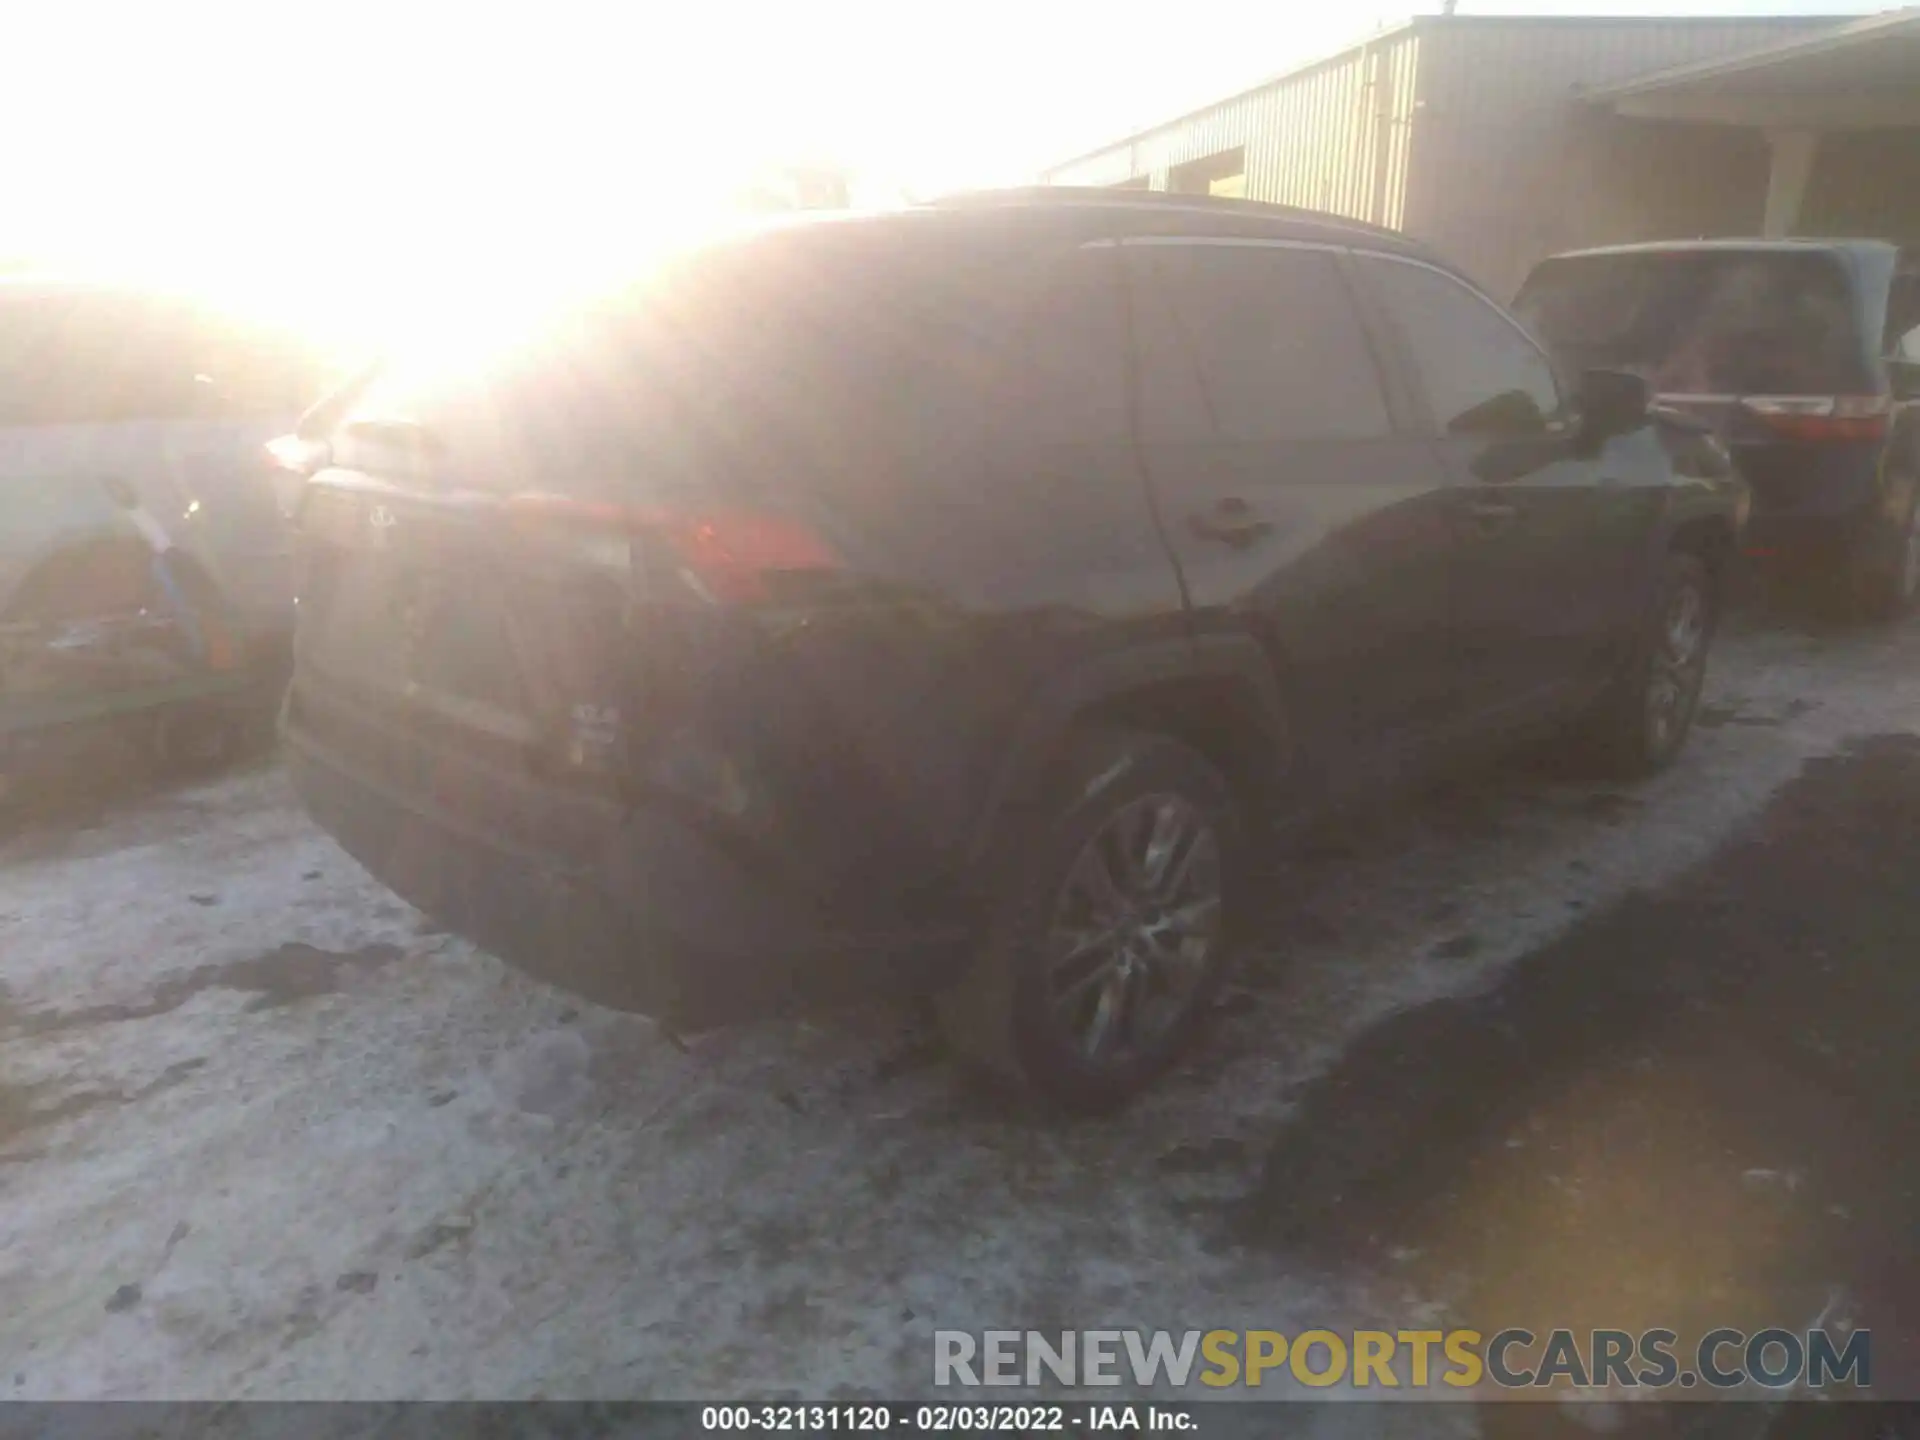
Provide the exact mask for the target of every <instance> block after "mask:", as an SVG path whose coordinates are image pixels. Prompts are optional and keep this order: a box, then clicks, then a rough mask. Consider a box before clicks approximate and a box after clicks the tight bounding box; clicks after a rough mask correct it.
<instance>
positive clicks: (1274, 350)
mask: <svg viewBox="0 0 1920 1440" xmlns="http://www.w3.org/2000/svg"><path fill="white" fill-rule="evenodd" d="M1128 248H1129V255H1130V258H1131V261H1132V263H1131V265H1130V267H1129V268H1130V271H1131V273H1132V275H1133V279H1134V284H1133V294H1134V334H1135V336H1136V339H1137V344H1138V347H1139V350H1138V353H1139V364H1140V423H1141V428H1142V432H1143V438H1144V439H1145V440H1146V441H1147V443H1149V444H1161V445H1185V444H1204V443H1209V442H1217V443H1226V444H1265V443H1271V442H1274V441H1302V440H1308V441H1313V440H1367V439H1375V438H1378V437H1381V436H1384V435H1387V434H1388V433H1390V431H1391V430H1392V423H1391V420H1390V418H1389V416H1388V412H1387V402H1386V397H1385V395H1384V394H1383V392H1382V390H1381V386H1380V375H1379V372H1378V370H1377V369H1376V367H1375V365H1374V361H1373V354H1372V351H1371V350H1370V349H1369V348H1368V345H1367V339H1366V335H1365V332H1364V331H1363V330H1362V329H1361V326H1360V319H1359V316H1358V314H1356V313H1355V310H1354V307H1353V301H1352V298H1351V296H1350V295H1349V294H1348V292H1347V285H1346V281H1345V278H1344V277H1343V276H1342V275H1341V273H1340V266H1339V263H1338V261H1337V260H1336V259H1335V258H1334V256H1333V255H1332V254H1331V253H1329V252H1326V251H1320V250H1305V249H1294V248H1289V247H1285V246H1275V245H1234V244H1189V245H1181V244H1173V245H1137V246H1130V247H1128Z"/></svg>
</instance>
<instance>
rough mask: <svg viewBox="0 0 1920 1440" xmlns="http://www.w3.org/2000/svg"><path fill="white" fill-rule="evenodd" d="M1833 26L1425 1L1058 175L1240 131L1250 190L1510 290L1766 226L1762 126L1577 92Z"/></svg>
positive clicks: (1126, 169)
mask: <svg viewBox="0 0 1920 1440" xmlns="http://www.w3.org/2000/svg"><path fill="white" fill-rule="evenodd" d="M1835 23H1836V21H1835V20H1834V19H1832V18H1830V17H1811V16H1792V17H1785V18H1754V19H1738V20H1726V19H1698V18H1696V19H1611V18H1604V19H1603V18H1582V17H1570V16H1555V17H1550V18H1520V17H1497V16H1464V15H1463V16H1453V17H1446V18H1443V17H1439V16H1429V17H1423V18H1421V19H1417V20H1414V21H1412V22H1410V23H1408V24H1407V25H1404V26H1401V27H1400V28H1399V29H1397V30H1393V31H1389V32H1386V33H1385V34H1383V35H1381V36H1379V37H1377V38H1376V39H1374V40H1372V41H1369V42H1367V43H1365V44H1362V45H1359V46H1356V47H1354V48H1353V49H1350V50H1347V51H1344V52H1342V53H1341V54H1339V55H1336V56H1334V57H1333V58H1331V59H1329V60H1326V61H1322V62H1321V63H1319V64H1316V65H1311V66H1308V67H1306V68H1305V69H1302V70H1298V71H1295V72H1294V73H1293V74H1291V75H1287V76H1285V77H1283V78H1282V79H1279V80H1276V81H1274V82H1272V83H1271V84H1269V85H1267V86H1264V87H1262V88H1261V89H1258V90H1254V91H1250V92H1248V93H1247V94H1244V95H1238V96H1235V97H1233V98H1232V99H1230V100H1225V101H1222V102H1221V103H1220V104H1218V105H1215V106H1211V107H1209V108H1208V109H1206V110H1202V111H1199V112H1197V113H1195V114H1193V115H1190V116H1187V117H1185V118H1183V119H1180V120H1176V121H1173V122H1171V123H1169V124H1167V125H1164V126H1161V127H1159V128H1157V129H1154V130H1150V131H1147V132H1145V133H1144V134H1141V135H1138V136H1135V137H1133V138H1132V139H1130V140H1128V141H1124V142H1122V143H1120V144H1117V145H1115V146H1113V147H1112V148H1110V149H1107V150H1103V151H1101V152H1099V153H1098V154H1095V155H1091V156H1086V157H1084V158H1082V159H1080V160H1076V161H1073V162H1071V163H1069V164H1066V165H1062V166H1060V167H1058V168H1057V169H1055V170H1053V171H1050V172H1048V173H1047V174H1046V176H1045V177H1044V178H1045V179H1046V180H1047V181H1049V182H1050V183H1053V184H1060V185H1111V184H1117V183H1119V182H1120V181H1123V180H1126V179H1128V178H1130V177H1133V176H1139V175H1146V176H1149V177H1150V178H1151V180H1152V183H1153V185H1154V187H1155V188H1156V189H1165V188H1167V187H1168V180H1169V170H1170V169H1171V168H1172V167H1173V166H1176V165H1180V164H1183V163H1185V162H1187V161H1191V160H1196V159H1201V158H1203V157H1205V156H1208V155H1212V154H1216V153H1218V152H1220V151H1224V150H1231V149H1233V148H1235V147H1236V146H1244V147H1245V150H1246V165H1247V194H1248V196H1250V197H1251V198H1253V199H1257V200H1272V201H1278V202H1281V203H1285V204H1294V205H1307V206H1312V207H1313V208H1315V209H1321V210H1329V211H1332V212H1334V213H1337V214H1342V215H1350V216H1353V217H1355V218H1358V219H1365V220H1373V221H1376V222H1378V223H1382V224H1387V225H1392V226H1395V227H1397V228H1400V229H1404V230H1406V231H1408V232H1410V233H1412V234H1415V235H1418V236H1420V237H1421V238H1423V239H1426V240H1430V241H1432V242H1433V243H1434V244H1436V245H1437V246H1439V247H1440V249H1441V250H1443V251H1444V252H1445V253H1447V254H1448V255H1450V256H1451V257H1452V258H1453V259H1454V260H1455V261H1456V262H1457V263H1459V264H1461V265H1463V266H1465V267H1466V268H1467V269H1468V270H1470V271H1471V272H1473V273H1474V274H1476V275H1477V276H1478V277H1479V278H1480V280H1481V281H1482V283H1483V284H1485V285H1487V286H1488V287H1489V288H1490V289H1492V290H1493V291H1494V292H1495V293H1497V294H1500V295H1503V296H1504V295H1508V294H1511V293H1512V291H1513V289H1514V287H1515V286H1517V285H1518V283H1519V282H1520V280H1521V279H1522V278H1523V277H1524V276H1525V274H1526V271H1527V269H1528V268H1529V267H1530V266H1531V265H1532V264H1533V263H1534V262H1535V261H1536V260H1538V259H1539V258H1541V257H1542V256H1544V255H1548V254H1551V253H1553V252H1554V251H1556V250H1566V249H1571V248H1575V247H1578V246H1581V245H1590V244H1603V243H1607V242H1609V241H1615V240H1633V239H1654V238H1660V237H1663V236H1672V235H1681V234H1713V233H1730V232H1735V231H1741V230H1747V231H1751V230H1752V229H1753V228H1754V227H1756V226H1757V225H1758V223H1759V212H1758V209H1757V208H1755V207H1757V206H1758V205H1759V203H1760V197H1763V196H1764V194H1765V188H1766V156H1765V148H1764V145H1763V144H1762V143H1761V142H1759V140H1758V137H1756V136H1754V135H1752V134H1751V133H1749V132H1742V131H1735V130H1713V129H1710V128H1708V127H1678V126H1653V125H1649V124H1647V123H1645V122H1629V121H1622V120H1619V119H1617V118H1615V117H1613V116H1611V115H1608V114H1605V113H1603V112H1602V111H1601V110H1600V109H1599V107H1598V106H1591V105H1587V104H1583V103H1582V101H1581V96H1582V94H1583V92H1585V91H1587V90H1591V89H1594V88H1597V87H1601V86H1605V85H1609V84H1613V83H1615V82H1617V81H1621V80H1625V79H1627V78H1629V77H1631V76H1635V75H1643V74H1647V73H1649V72H1652V71H1656V70H1663V69H1666V68H1668V67H1670V66H1675V65H1683V64H1687V63H1689V62H1691V61H1695V60H1704V59H1709V58H1711V57H1714V56H1718V55H1725V54H1731V53H1735V52H1738V51H1742V50H1749V49H1754V48H1757V47H1760V46H1763V45H1767V44H1772V43H1777V42H1779V41H1783V40H1787V39H1791V38H1792V37H1794V36H1795V35H1799V34H1804V33H1807V32H1809V31H1811V30H1817V29H1825V28H1830V27H1831V26H1833V25H1834V24H1835ZM1756 185H1757V187H1758V190H1757V192H1756V190H1755V187H1756ZM1749 210H1751V211H1752V213H1751V214H1749V213H1748V212H1749Z"/></svg>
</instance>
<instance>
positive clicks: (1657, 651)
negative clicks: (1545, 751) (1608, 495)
mask: <svg viewBox="0 0 1920 1440" xmlns="http://www.w3.org/2000/svg"><path fill="white" fill-rule="evenodd" d="M1689 617H1690V618H1689ZM1719 618H1720V596H1719V590H1718V586H1717V585H1716V583H1715V580H1714V575H1713V572H1712V571H1711V570H1709V569H1708V568H1707V565H1706V562H1705V561H1703V560H1702V559H1700V557H1699V556H1697V555H1690V554H1687V553H1685V552H1683V551H1673V552H1670V553H1669V554H1668V555H1667V556H1666V557H1665V559H1664V560H1662V562H1661V567H1660V576H1659V583H1658V584H1657V586H1656V587H1655V593H1654V596H1653V598H1652V602H1651V603H1650V604H1649V606H1648V608H1647V613H1646V614H1645V616H1644V617H1643V618H1642V620H1641V623H1640V628H1639V633H1638V634H1637V635H1636V636H1635V638H1634V642H1633V652H1632V654H1631V656H1630V657H1629V659H1628V661H1627V663H1626V664H1625V665H1624V666H1622V668H1621V670H1620V673H1619V675H1618V676H1617V677H1616V678H1615V680H1614V682H1613V683H1612V685H1610V686H1609V687H1608V689H1607V692H1606V693H1605V694H1604V695H1602V696H1601V697H1600V699H1599V700H1598V701H1597V702H1596V703H1595V705H1594V707H1593V709H1592V710H1591V711H1589V712H1588V714H1587V715H1586V716H1585V717H1584V719H1583V720H1582V721H1581V722H1580V724H1579V726H1578V730H1577V740H1578V741H1579V743H1580V746H1581V749H1582V751H1583V752H1584V754H1585V755H1586V756H1587V757H1589V758H1591V759H1592V760H1593V761H1594V762H1595V765H1596V767H1597V768H1598V769H1600V770H1601V771H1602V772H1603V773H1605V774H1608V775H1610V776H1615V777H1618V778H1621V779H1631V778H1634V777H1638V776H1643V775H1652V774H1655V773H1657V772H1659V771H1661V770H1664V769H1666V768H1667V766H1669V765H1671V764H1672V763H1673V761H1674V758H1675V757H1676V756H1678V755H1679V753H1680V751H1681V749H1682V748H1683V747H1684V746H1685V745H1686V743H1687V736H1688V734H1689V733H1690V732H1691V731H1692V729H1693V718H1694V715H1695V713H1696V712H1697V711H1698V709H1699V708H1700V691H1701V688H1702V686H1703V685H1704V684H1705V682H1706V674H1707V656H1708V653H1709V652H1710V651H1711V649H1712V648H1713V634H1714V630H1715V628H1716V626H1717V625H1718V623H1719ZM1683 633H1684V634H1685V635H1687V636H1688V637H1690V642H1691V649H1690V651H1689V652H1688V653H1687V654H1686V655H1684V656H1683V655H1682V654H1681V649H1682V646H1681V643H1680V636H1681V634H1683Z"/></svg>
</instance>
